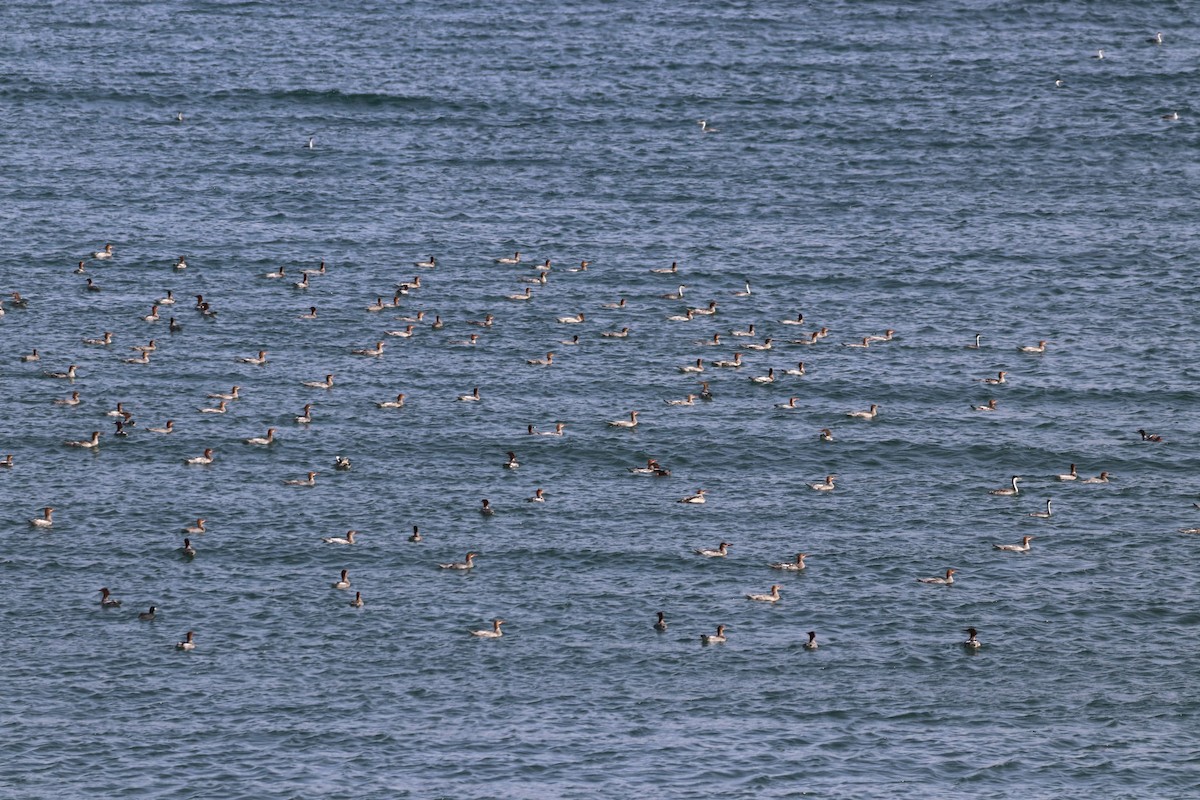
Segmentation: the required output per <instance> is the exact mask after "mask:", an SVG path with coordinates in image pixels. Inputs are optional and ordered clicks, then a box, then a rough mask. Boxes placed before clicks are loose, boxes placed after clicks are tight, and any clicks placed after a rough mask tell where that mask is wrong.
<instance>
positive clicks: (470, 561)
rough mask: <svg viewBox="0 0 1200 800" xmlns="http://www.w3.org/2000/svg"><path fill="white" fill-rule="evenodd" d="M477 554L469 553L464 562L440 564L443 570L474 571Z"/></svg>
mask: <svg viewBox="0 0 1200 800" xmlns="http://www.w3.org/2000/svg"><path fill="white" fill-rule="evenodd" d="M475 555H476V554H475V553H467V554H466V556H464V557H463V560H462V561H451V562H450V563H449V564H438V566H439V567H441V568H442V569H459V570H462V569H473V568H474V567H475Z"/></svg>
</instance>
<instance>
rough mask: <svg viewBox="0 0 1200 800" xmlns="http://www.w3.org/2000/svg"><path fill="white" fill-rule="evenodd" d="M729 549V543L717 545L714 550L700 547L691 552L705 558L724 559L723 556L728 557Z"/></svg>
mask: <svg viewBox="0 0 1200 800" xmlns="http://www.w3.org/2000/svg"><path fill="white" fill-rule="evenodd" d="M729 547H730V545H729V542H721V543H720V544H719V545H717V549H716V550H713V549H711V548H704V547H701V548H698V549H696V550H693V551H692V552H693V553H695V554H696V555H698V556H704V557H705V558H725V556H727V555H729Z"/></svg>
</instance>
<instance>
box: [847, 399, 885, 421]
mask: <svg viewBox="0 0 1200 800" xmlns="http://www.w3.org/2000/svg"><path fill="white" fill-rule="evenodd" d="M846 416H847V417H850V418H852V419H875V418H876V417H877V416H879V406H878V405H877V404H875V403H872V404H871V408H870V410H868V411H851V412H850V413H848V414H846Z"/></svg>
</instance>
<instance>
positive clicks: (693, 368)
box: [679, 358, 704, 372]
mask: <svg viewBox="0 0 1200 800" xmlns="http://www.w3.org/2000/svg"><path fill="white" fill-rule="evenodd" d="M679 371H680V372H704V359H702V358H697V359H696V363H695V364H684V365H683V366H682V367H680V368H679Z"/></svg>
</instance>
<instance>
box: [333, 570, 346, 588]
mask: <svg viewBox="0 0 1200 800" xmlns="http://www.w3.org/2000/svg"><path fill="white" fill-rule="evenodd" d="M330 585H331V586H332V587H333V588H334V589H349V588H350V570H348V569H344V570H342V577H341V578H339V579H338V580H336V581H334V582H333V583H332V584H330Z"/></svg>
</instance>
